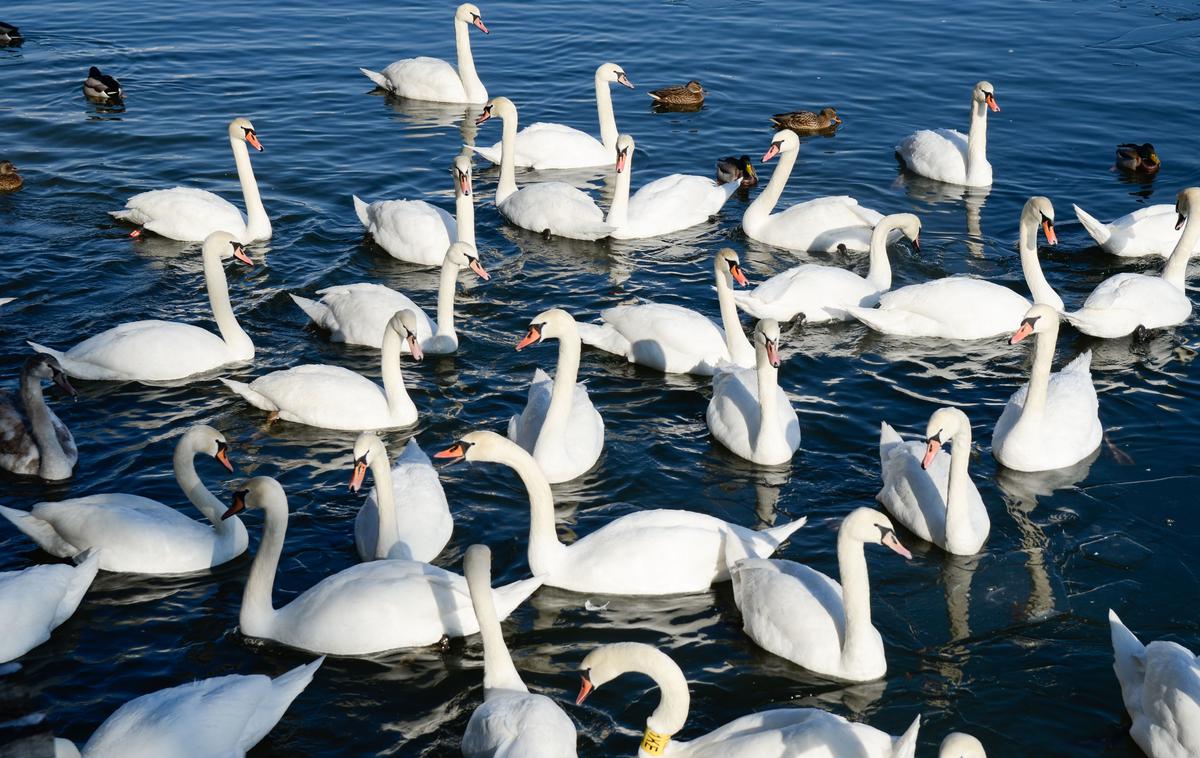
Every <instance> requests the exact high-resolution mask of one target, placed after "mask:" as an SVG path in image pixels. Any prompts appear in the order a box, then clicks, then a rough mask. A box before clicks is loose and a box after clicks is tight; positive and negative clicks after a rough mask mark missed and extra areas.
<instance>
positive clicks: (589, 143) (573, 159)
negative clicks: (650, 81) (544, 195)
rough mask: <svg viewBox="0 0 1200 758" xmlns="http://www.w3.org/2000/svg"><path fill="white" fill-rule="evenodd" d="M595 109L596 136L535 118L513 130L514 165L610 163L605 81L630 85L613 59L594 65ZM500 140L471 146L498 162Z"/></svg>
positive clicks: (611, 134)
mask: <svg viewBox="0 0 1200 758" xmlns="http://www.w3.org/2000/svg"><path fill="white" fill-rule="evenodd" d="M595 80H596V113H597V115H598V117H599V120H600V139H596V138H595V137H593V136H592V135H590V134H588V133H587V132H582V131H580V130H578V129H575V128H573V127H570V126H565V125H563V124H553V123H545V122H540V121H539V122H538V123H536V124H530V125H529V126H527V127H525V128H524V129H522V130H521V131H519V132H517V137H516V148H515V150H514V154H513V162H514V165H515V166H517V167H518V168H532V169H534V170H535V171H540V170H542V169H556V168H591V167H593V166H607V165H609V164H610V163H612V155H613V150H615V149H616V147H617V120H616V118H615V117H614V116H613V106H612V93H611V92H610V91H609V85H610V84H612V83H614V82H615V83H617V84H622V85H624V86H626V87H628V88H629V89H633V83H632V82H630V81H629V77H627V76H626V75H625V70H624V69H622V68H621V67H620V66H618V65H617V64H615V63H604V64H601V65H600V67H599V68H597V69H596V77H595ZM503 147H504V145H503V141H501V142H497V143H496V144H494V145H492V146H491V147H472V148H471V149H472V150H474V151H475V152H476V153H478V154H479V155H480V156H482V157H484V158H486V159H487V160H489V161H491V162H492V163H497V164H498V163H500V162H501V156H502V155H503Z"/></svg>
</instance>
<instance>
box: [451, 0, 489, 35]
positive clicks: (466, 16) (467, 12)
mask: <svg viewBox="0 0 1200 758" xmlns="http://www.w3.org/2000/svg"><path fill="white" fill-rule="evenodd" d="M454 20H455V21H458V22H459V23H463V24H470V25H471V26H473V27H475V28H476V29H478V30H479V31H481V32H483V33H484V34H491V32H489V31H488V28H487V27H486V26H484V25H483V14H482V13H480V12H479V7H478V6H476V5H475V4H473V3H463V4H462V5H460V6H458V10H456V11H454Z"/></svg>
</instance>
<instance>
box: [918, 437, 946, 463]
mask: <svg viewBox="0 0 1200 758" xmlns="http://www.w3.org/2000/svg"><path fill="white" fill-rule="evenodd" d="M941 449H942V443H941V441H940V440H936V439H932V438H930V439H928V440H926V441H925V457H924V458H922V459H921V469H922V470H927V469H928V468H929V464H930V463H933V457H934V456H935V455H937V451H938V450H941Z"/></svg>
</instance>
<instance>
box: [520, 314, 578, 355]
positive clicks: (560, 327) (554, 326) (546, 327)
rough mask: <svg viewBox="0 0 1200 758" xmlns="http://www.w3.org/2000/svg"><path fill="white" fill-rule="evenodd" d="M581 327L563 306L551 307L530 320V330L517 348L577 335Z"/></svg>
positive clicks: (521, 348)
mask: <svg viewBox="0 0 1200 758" xmlns="http://www.w3.org/2000/svg"><path fill="white" fill-rule="evenodd" d="M578 334H579V328H578V327H577V326H576V324H575V319H574V317H572V316H571V314H570V313H567V312H566V311H564V310H563V309H562V308H551V309H550V310H548V311H542V312H541V313H539V314H538V315H536V316H534V317H533V319H532V320H531V321H530V322H529V331H527V332H525V336H524V337H522V338H521V341H520V342H518V343H517V350H523V349H524V348H527V347H529V346H530V345H536V344H538V343H540V342H541V341H542V340H545V339H562V338H564V337H572V336H577V335H578Z"/></svg>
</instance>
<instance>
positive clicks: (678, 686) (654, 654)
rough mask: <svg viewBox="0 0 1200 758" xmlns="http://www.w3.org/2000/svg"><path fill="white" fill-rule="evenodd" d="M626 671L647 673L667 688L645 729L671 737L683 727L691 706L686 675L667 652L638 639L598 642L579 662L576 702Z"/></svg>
mask: <svg viewBox="0 0 1200 758" xmlns="http://www.w3.org/2000/svg"><path fill="white" fill-rule="evenodd" d="M627 673H639V674H646V675H649V676H650V677H651V678H652V679H654V681H655V683H656V684H658V685H659V688H660V689H662V690H667V688H670V693H669V694H670V697H669V698H668V697H667V695H668V693H667V692H666V691H664V692H663V695H664V696H663V698H662V700H660V701H659V704H658V707H657V708H655V709H654V713H652V714H650V717H649V718H648V719H646V728H647V730H649V731H653V732H655V733H656V734H657V735H660V736H663V737H670V736H671V735H673V734H675V733H676V732H678V731H679V730H680V729H683V725H684V723H685V722H686V721H687V715H688V708H689V707H690V705H691V697H690V695H689V693H688V686H687V677H685V676H684V675H683V670H682V669H680V668H679V664H677V663H675V661H673V660H671V657H670V656H669V655H667V654H666V653H664V652H662V651H661V650H659V649H658V648H656V647H654V646H652V645H646V644H644V643H641V642H615V643H612V644H609V645H601V646H600V647H598V648H596V649H595V650H593V651H592V652H590V653H588V654H587V655H586V656H584V658H583V661H581V662H580V664H579V679H580V681H579V695H578V696H576V698H575V704H576V705H582V704H583V701H584V700H586V699H587V697H588V695H590V694H592V692H594V691H595V690H597V689H599V688H600V687H602V686H603V685H605V684H607V683H608V682H611V681H612V680H613V679H616V678H617V677H619V676H621V675H622V674H627Z"/></svg>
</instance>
